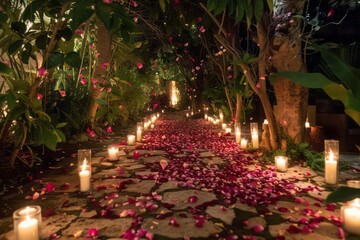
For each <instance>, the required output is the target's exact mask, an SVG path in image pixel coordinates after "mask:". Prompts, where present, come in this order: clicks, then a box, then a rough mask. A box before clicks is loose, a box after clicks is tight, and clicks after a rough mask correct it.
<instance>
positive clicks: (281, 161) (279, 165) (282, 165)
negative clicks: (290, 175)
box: [275, 156, 288, 172]
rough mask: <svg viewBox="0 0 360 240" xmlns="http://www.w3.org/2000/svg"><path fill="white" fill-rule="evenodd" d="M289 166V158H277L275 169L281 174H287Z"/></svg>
mask: <svg viewBox="0 0 360 240" xmlns="http://www.w3.org/2000/svg"><path fill="white" fill-rule="evenodd" d="M287 166H288V157H285V156H275V168H276V170H277V171H279V172H286V171H287Z"/></svg>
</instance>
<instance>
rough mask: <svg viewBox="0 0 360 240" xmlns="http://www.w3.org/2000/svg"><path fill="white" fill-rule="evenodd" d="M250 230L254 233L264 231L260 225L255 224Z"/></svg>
mask: <svg viewBox="0 0 360 240" xmlns="http://www.w3.org/2000/svg"><path fill="white" fill-rule="evenodd" d="M252 230H253V231H254V233H261V232H262V231H264V227H263V226H262V225H260V224H256V225H255V226H254V227H253V228H252Z"/></svg>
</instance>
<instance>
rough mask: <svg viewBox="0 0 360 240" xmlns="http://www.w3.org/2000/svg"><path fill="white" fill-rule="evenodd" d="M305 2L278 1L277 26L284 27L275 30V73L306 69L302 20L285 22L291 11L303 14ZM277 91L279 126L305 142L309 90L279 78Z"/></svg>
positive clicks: (273, 59)
mask: <svg viewBox="0 0 360 240" xmlns="http://www.w3.org/2000/svg"><path fill="white" fill-rule="evenodd" d="M304 2H305V1H304V0H293V1H285V0H275V1H274V22H275V24H274V25H275V26H281V27H280V28H278V29H277V31H275V34H274V38H273V42H272V50H273V51H272V53H273V55H272V59H271V62H270V67H271V69H272V71H273V72H286V71H292V72H304V71H306V67H305V65H304V63H303V60H302V56H301V21H300V20H299V19H297V18H293V19H292V20H293V21H294V22H293V24H287V25H284V24H285V22H286V23H288V22H289V17H288V18H286V16H289V14H290V13H291V14H292V15H301V14H302V12H303V8H304ZM284 19H285V20H284ZM284 32H285V33H284ZM274 91H275V96H276V101H277V109H276V111H275V115H276V120H277V122H278V124H279V126H280V127H281V129H282V130H283V131H284V133H285V134H286V135H287V136H289V137H290V138H291V139H292V140H293V141H294V142H295V143H301V142H302V141H303V139H304V122H305V119H306V115H307V100H308V89H307V88H304V87H302V86H300V85H298V84H295V83H293V82H291V81H289V80H287V79H283V78H279V79H276V80H275V82H274Z"/></svg>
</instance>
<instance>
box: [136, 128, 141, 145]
mask: <svg viewBox="0 0 360 240" xmlns="http://www.w3.org/2000/svg"><path fill="white" fill-rule="evenodd" d="M141 139H142V131H141V128H140V127H138V129H137V131H136V141H138V142H141Z"/></svg>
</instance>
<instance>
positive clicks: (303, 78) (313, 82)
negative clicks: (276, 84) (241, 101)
mask: <svg viewBox="0 0 360 240" xmlns="http://www.w3.org/2000/svg"><path fill="white" fill-rule="evenodd" d="M278 77H283V78H286V79H289V80H291V81H294V82H296V83H298V84H300V85H302V86H304V87H307V88H322V89H323V90H324V92H325V93H326V94H327V95H328V96H329V97H330V98H332V99H334V100H339V101H341V102H342V103H343V104H344V107H345V113H346V114H347V115H348V116H349V117H351V118H352V119H353V120H354V121H355V122H356V123H357V124H359V125H360V99H358V98H355V97H354V95H353V94H352V92H351V91H350V90H348V89H346V88H345V87H344V86H342V85H341V84H338V83H335V82H333V81H331V80H329V79H328V78H327V77H325V76H324V75H323V74H321V73H302V72H281V73H273V74H271V75H270V81H271V82H273V81H275V80H276V78H278Z"/></svg>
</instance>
